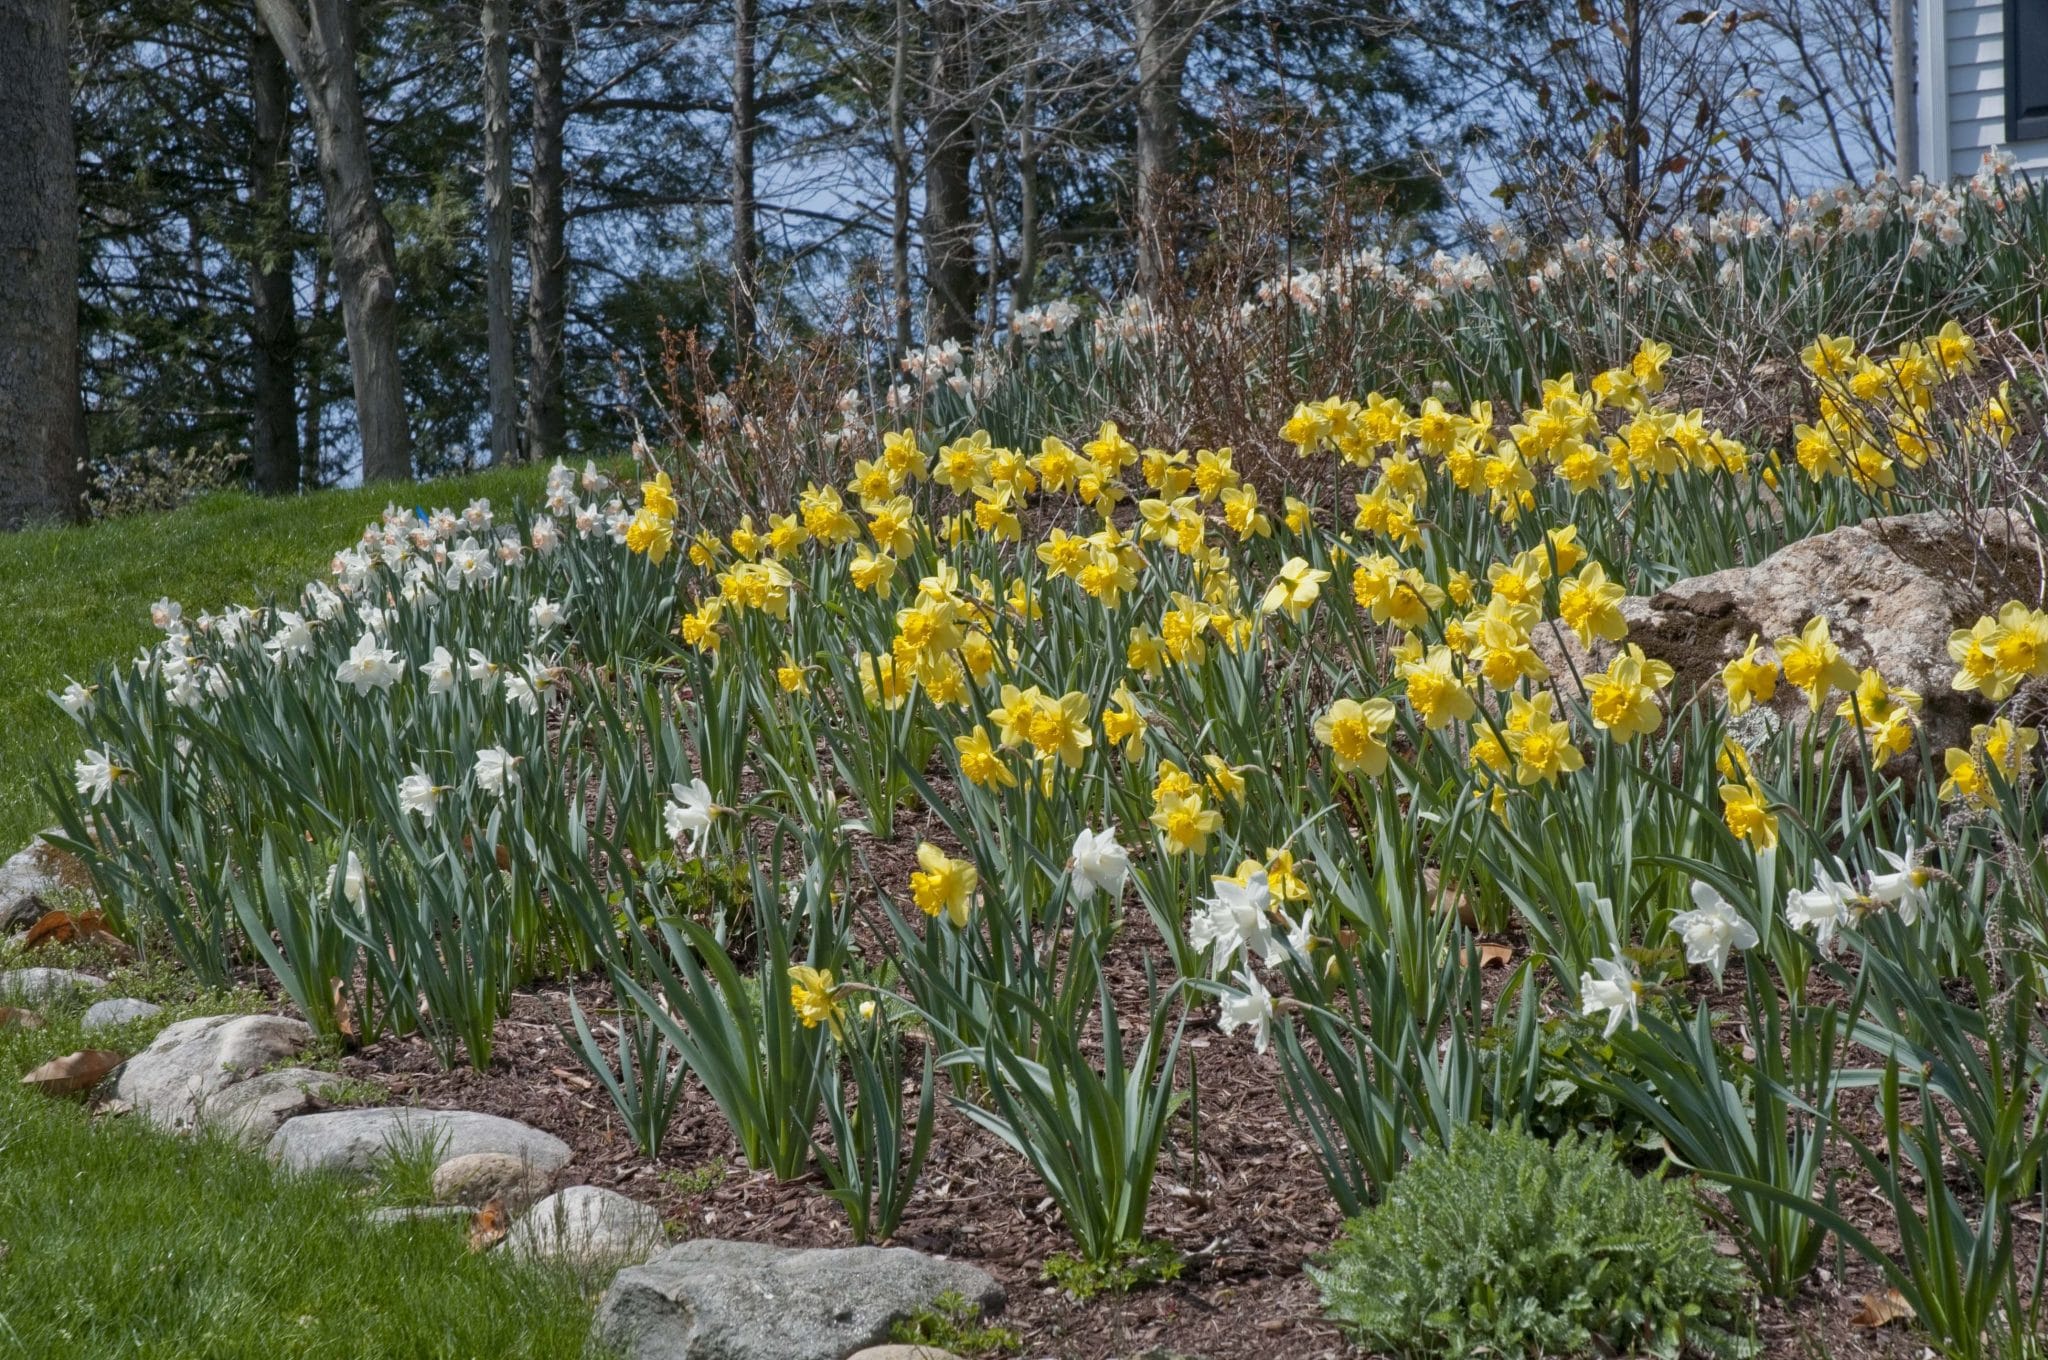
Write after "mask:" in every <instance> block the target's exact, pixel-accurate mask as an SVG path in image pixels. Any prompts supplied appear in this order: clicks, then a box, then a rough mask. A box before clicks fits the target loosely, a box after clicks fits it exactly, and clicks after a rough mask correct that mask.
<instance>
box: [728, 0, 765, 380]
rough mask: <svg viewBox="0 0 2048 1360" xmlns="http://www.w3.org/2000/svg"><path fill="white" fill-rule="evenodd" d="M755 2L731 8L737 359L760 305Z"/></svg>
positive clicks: (750, 341) (737, 1)
mask: <svg viewBox="0 0 2048 1360" xmlns="http://www.w3.org/2000/svg"><path fill="white" fill-rule="evenodd" d="M755 24H756V16H755V13H754V0H733V7H732V340H733V348H734V350H735V351H737V354H738V356H739V357H741V358H744V357H745V355H746V354H747V352H748V351H749V350H751V349H752V348H753V347H754V330H755V325H756V312H755V309H756V307H757V306H758V304H759V300H760V299H759V290H758V286H757V279H756V270H757V259H756V253H757V250H758V246H757V244H756V240H755V233H754V39H755Z"/></svg>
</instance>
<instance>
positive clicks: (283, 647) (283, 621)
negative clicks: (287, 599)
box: [263, 609, 313, 666]
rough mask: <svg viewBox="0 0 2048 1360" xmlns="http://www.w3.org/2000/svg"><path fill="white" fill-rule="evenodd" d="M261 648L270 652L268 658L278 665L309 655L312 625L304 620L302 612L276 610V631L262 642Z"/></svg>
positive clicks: (311, 651)
mask: <svg viewBox="0 0 2048 1360" xmlns="http://www.w3.org/2000/svg"><path fill="white" fill-rule="evenodd" d="M263 650H264V651H266V652H268V653H270V659H271V660H272V661H273V662H275V663H276V664H277V665H280V666H282V665H284V664H285V663H287V662H290V661H296V660H298V659H299V658H300V657H302V656H311V655H312V654H313V628H312V625H311V624H309V623H307V622H306V618H305V615H303V614H294V613H293V612H292V611H291V610H289V609H280V610H278V611H277V631H276V632H275V633H272V634H271V635H270V637H269V639H268V640H267V641H266V642H264V644H263Z"/></svg>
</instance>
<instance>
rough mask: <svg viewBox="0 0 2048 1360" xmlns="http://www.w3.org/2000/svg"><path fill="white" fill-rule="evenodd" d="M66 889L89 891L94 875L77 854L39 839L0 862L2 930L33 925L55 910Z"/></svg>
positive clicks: (0, 917) (0, 919)
mask: <svg viewBox="0 0 2048 1360" xmlns="http://www.w3.org/2000/svg"><path fill="white" fill-rule="evenodd" d="M43 834H46V835H47V834H49V833H47V832H46V833H43ZM67 890H75V891H78V892H90V891H91V890H92V875H91V874H89V873H87V872H86V870H85V865H83V864H81V863H80V862H79V860H78V857H77V856H76V855H72V854H69V853H67V852H65V851H63V850H59V849H58V848H57V847H56V846H54V845H49V844H46V843H45V842H44V841H43V840H42V839H41V837H40V836H38V838H37V839H35V840H32V841H30V842H29V843H28V846H27V848H26V849H23V850H21V851H20V852H18V853H16V854H15V855H13V856H12V857H11V858H9V859H8V860H7V861H6V862H5V863H0V930H14V929H17V928H19V927H21V926H28V925H34V924H35V922H36V919H37V918H38V917H40V916H42V915H43V913H44V912H47V911H52V910H54V909H55V908H56V906H57V900H56V899H57V898H58V896H59V895H60V894H62V893H64V892H65V891H67Z"/></svg>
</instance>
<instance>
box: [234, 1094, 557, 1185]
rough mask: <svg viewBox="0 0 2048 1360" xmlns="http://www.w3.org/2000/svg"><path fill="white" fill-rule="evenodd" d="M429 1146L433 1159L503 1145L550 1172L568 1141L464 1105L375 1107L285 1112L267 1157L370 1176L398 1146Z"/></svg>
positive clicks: (403, 1149) (299, 1167)
mask: <svg viewBox="0 0 2048 1360" xmlns="http://www.w3.org/2000/svg"><path fill="white" fill-rule="evenodd" d="M426 1148H432V1149H433V1150H434V1159H435V1166H436V1168H437V1169H438V1168H439V1167H440V1166H444V1165H446V1164H447V1163H448V1162H450V1161H453V1160H454V1159H455V1158H457V1157H466V1156H468V1155H469V1154H471V1153H475V1152H502V1153H505V1154H506V1155H507V1156H511V1157H516V1158H519V1159H520V1160H522V1161H524V1162H526V1163H527V1164H528V1165H530V1166H532V1167H534V1168H536V1169H537V1170H538V1171H539V1172H540V1173H541V1174H543V1175H548V1176H552V1175H554V1174H555V1173H556V1172H557V1171H560V1170H561V1169H562V1168H563V1167H565V1166H567V1165H568V1164H569V1157H570V1155H571V1154H570V1151H569V1145H568V1144H567V1143H565V1142H563V1141H562V1140H561V1139H559V1138H557V1137H555V1136H554V1135H552V1134H547V1133H542V1132H541V1131H540V1130H539V1129H533V1128H528V1127H527V1126H526V1125H524V1124H521V1123H520V1122H518V1121H517V1120H514V1119H501V1118H499V1117H498V1116H497V1115H492V1114H472V1113H469V1112H468V1111H463V1110H415V1109H407V1108H402V1107H395V1106H379V1107H376V1108H372V1109H364V1110H329V1111H327V1112H325V1113H323V1114H307V1115H300V1116H299V1117H298V1118H297V1119H288V1120H286V1121H285V1122H284V1124H283V1125H282V1126H280V1127H279V1128H278V1131H277V1134H276V1136H275V1137H273V1138H272V1139H271V1140H270V1160H271V1161H273V1162H276V1163H277V1164H278V1165H279V1166H282V1167H284V1168H286V1169H287V1170H291V1171H331V1172H336V1173H339V1174H341V1175H348V1176H362V1177H369V1176H373V1175H375V1174H376V1173H377V1169H378V1166H379V1165H380V1164H381V1163H383V1162H384V1161H386V1160H388V1159H389V1158H390V1157H391V1156H393V1155H394V1154H398V1153H404V1154H410V1153H411V1152H413V1151H415V1150H419V1149H426Z"/></svg>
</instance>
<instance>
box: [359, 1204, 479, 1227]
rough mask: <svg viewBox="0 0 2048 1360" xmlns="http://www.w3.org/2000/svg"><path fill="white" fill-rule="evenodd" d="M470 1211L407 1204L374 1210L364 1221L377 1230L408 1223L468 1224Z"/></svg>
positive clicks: (441, 1205) (435, 1205)
mask: <svg viewBox="0 0 2048 1360" xmlns="http://www.w3.org/2000/svg"><path fill="white" fill-rule="evenodd" d="M469 1218H470V1211H469V1210H467V1209H465V1208H463V1207H462V1206H461V1205H460V1204H407V1205H401V1206H400V1207H398V1208H395V1209H372V1210H370V1212H369V1213H367V1214H364V1215H363V1221H364V1222H365V1223H368V1224H369V1225H370V1226H372V1227H375V1228H395V1227H399V1226H401V1225H403V1224H407V1223H466V1222H468V1221H469Z"/></svg>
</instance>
